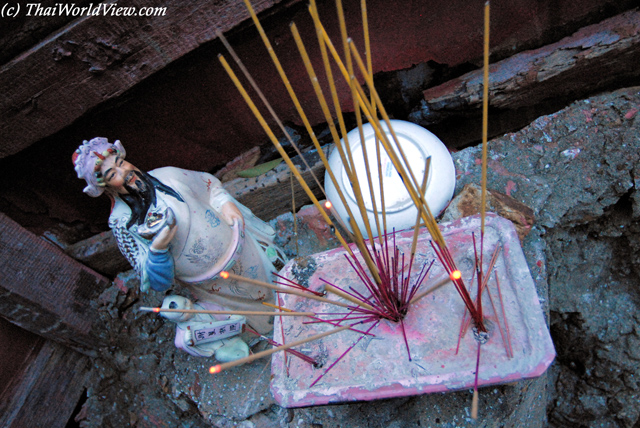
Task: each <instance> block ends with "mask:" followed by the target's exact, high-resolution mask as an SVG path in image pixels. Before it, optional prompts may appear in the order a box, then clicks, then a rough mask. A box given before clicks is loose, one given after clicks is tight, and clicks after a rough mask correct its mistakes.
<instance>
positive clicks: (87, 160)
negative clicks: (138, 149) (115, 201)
mask: <svg viewBox="0 0 640 428" xmlns="http://www.w3.org/2000/svg"><path fill="white" fill-rule="evenodd" d="M115 154H117V155H118V156H120V157H121V158H122V159H124V157H125V156H126V154H127V153H126V151H125V150H124V147H122V143H120V140H116V142H115V143H113V144H111V143H110V142H109V140H107V139H106V138H102V137H96V138H94V139H92V140H89V141H87V140H85V141H83V142H82V145H81V146H80V147H78V149H77V150H76V151H75V153H74V154H73V156H72V157H71V160H72V161H73V166H74V167H75V170H76V172H77V173H78V178H84V179H85V180H86V182H87V187H85V188H84V193H86V194H87V195H89V196H92V197H94V198H96V197H98V196H100V195H102V192H104V187H105V182H104V177H103V176H102V173H101V172H100V165H102V162H103V161H104V160H105V159H106V158H107V157H109V156H111V155H115Z"/></svg>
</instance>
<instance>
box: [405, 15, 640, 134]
mask: <svg viewBox="0 0 640 428" xmlns="http://www.w3.org/2000/svg"><path fill="white" fill-rule="evenodd" d="M639 61H640V11H637V10H635V11H629V12H626V13H623V14H620V15H617V16H615V17H613V18H610V19H607V20H604V21H602V22H600V23H598V24H594V25H590V26H587V27H584V28H582V29H580V30H579V31H578V32H576V33H575V34H573V35H572V36H569V37H566V38H564V39H562V40H560V41H559V42H557V43H553V44H551V45H547V46H544V47H542V48H540V49H536V50H532V51H526V52H521V53H519V54H516V55H514V56H512V57H510V58H507V59H505V60H503V61H499V62H497V63H495V64H492V65H491V66H490V73H491V74H490V78H489V79H490V81H489V100H490V105H491V108H497V109H502V110H516V109H519V108H527V107H530V106H532V105H535V104H539V103H542V102H547V101H549V100H554V99H563V97H567V98H568V97H570V98H571V99H575V98H580V97H583V96H588V95H589V94H590V93H591V94H592V93H594V92H597V91H601V90H605V89H607V88H609V87H610V86H611V85H620V84H625V85H628V84H629V83H630V79H634V80H636V81H637V80H638V79H640V68H638V66H637V65H638V63H639ZM587 91H589V92H587ZM481 94H482V70H476V71H473V72H470V73H467V74H465V75H463V76H461V77H459V78H457V79H454V80H451V81H449V82H447V83H444V84H442V85H440V86H436V87H433V88H429V89H427V90H426V91H424V100H425V104H424V105H423V107H422V109H421V113H420V114H419V115H417V116H414V119H417V121H418V122H420V123H421V124H423V125H425V126H428V125H430V124H432V123H437V122H440V121H442V120H445V119H447V118H449V117H453V116H456V115H460V114H461V112H463V111H464V112H465V114H469V111H470V110H472V109H474V108H475V109H478V110H479V109H480V106H481V105H482V97H481Z"/></svg>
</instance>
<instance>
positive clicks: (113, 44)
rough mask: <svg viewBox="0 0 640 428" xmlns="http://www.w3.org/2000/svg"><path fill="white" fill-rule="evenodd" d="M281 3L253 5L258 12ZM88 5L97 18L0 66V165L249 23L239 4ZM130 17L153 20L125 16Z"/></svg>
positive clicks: (155, 0) (135, 0)
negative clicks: (218, 34) (133, 13)
mask: <svg viewBox="0 0 640 428" xmlns="http://www.w3.org/2000/svg"><path fill="white" fill-rule="evenodd" d="M278 2H279V0H254V1H253V2H252V3H253V5H254V8H255V9H256V11H258V12H260V11H262V10H265V9H267V8H269V7H271V6H273V5H274V4H276V3H278ZM56 4H60V5H63V3H60V2H58V3H56ZM34 5H35V4H34ZM46 5H48V4H45V5H43V6H46ZM69 5H72V4H71V3H69ZM92 5H93V7H94V8H96V7H101V8H102V9H101V11H100V13H98V14H97V15H90V16H86V13H83V14H82V16H79V17H78V18H77V19H75V20H74V21H72V22H70V23H68V24H67V25H66V26H65V27H63V28H60V29H58V30H57V31H55V32H53V33H52V34H50V35H49V36H48V37H47V38H45V39H44V40H42V41H41V42H40V43H38V44H36V45H35V46H33V47H32V48H31V49H29V50H28V51H25V52H23V53H22V54H20V55H18V56H17V57H15V58H14V59H13V60H11V61H9V62H8V63H6V64H4V65H3V66H2V67H0V88H2V92H3V93H2V96H1V97H0V158H2V157H6V156H9V155H11V154H14V153H17V152H18V151H20V150H22V149H24V148H26V147H28V146H29V145H31V144H32V143H34V142H36V141H38V140H40V139H42V138H44V137H47V136H49V135H51V134H53V133H55V132H57V131H59V130H61V129H62V128H64V127H65V126H67V125H69V124H71V123H72V122H73V121H74V120H76V119H77V118H79V117H80V116H82V115H83V114H84V113H86V112H87V111H89V110H90V109H92V108H94V107H95V106H97V105H98V104H100V103H102V102H104V101H106V100H109V99H112V98H114V97H117V96H118V95H121V94H122V93H124V92H125V91H126V90H128V89H129V88H131V87H132V86H134V85H135V84H137V83H139V82H141V81H142V80H144V79H145V78H147V77H148V76H150V75H151V74H153V73H155V72H156V71H158V70H160V69H162V68H163V67H165V66H166V65H167V64H169V63H170V62H172V61H175V60H176V59H178V58H180V57H182V56H183V55H185V54H187V53H188V52H190V51H192V50H193V49H195V48H196V47H198V46H200V45H202V44H203V43H205V42H208V41H211V40H213V39H214V38H215V31H216V29H220V30H222V31H223V32H224V31H228V30H229V29H231V28H233V27H236V26H237V25H238V24H239V23H241V22H243V21H244V20H246V19H248V17H249V15H248V13H247V12H246V10H245V6H244V3H243V2H242V0H223V1H217V2H211V1H207V0H197V1H190V2H184V1H182V0H162V1H160V0H151V1H149V0H131V1H129V2H127V4H126V6H125V5H122V4H119V3H116V2H104V3H100V2H96V3H92ZM21 6H22V9H23V10H22V11H21V13H22V14H26V13H28V12H29V11H28V10H27V7H26V5H25V4H22V5H21ZM54 7H55V5H54ZM110 7H111V9H110ZM34 8H35V6H32V10H31V13H32V14H33V13H35V9H34ZM92 10H93V9H92ZM134 10H135V11H136V13H138V12H139V13H142V12H143V11H144V12H149V13H157V14H158V15H157V16H124V15H127V14H129V13H130V12H131V11H134ZM116 13H121V15H120V16H116V15H115V14H116ZM54 14H55V15H59V14H60V12H58V11H56V12H54ZM122 14H124V15H122Z"/></svg>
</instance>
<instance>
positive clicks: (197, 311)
mask: <svg viewBox="0 0 640 428" xmlns="http://www.w3.org/2000/svg"><path fill="white" fill-rule="evenodd" d="M138 309H139V310H141V311H144V312H182V313H185V314H209V315H265V316H270V317H271V316H274V315H286V316H305V317H313V316H317V315H318V314H316V313H315V312H286V313H280V312H266V311H210V310H206V309H165V308H150V307H147V306H141V307H140V308H138Z"/></svg>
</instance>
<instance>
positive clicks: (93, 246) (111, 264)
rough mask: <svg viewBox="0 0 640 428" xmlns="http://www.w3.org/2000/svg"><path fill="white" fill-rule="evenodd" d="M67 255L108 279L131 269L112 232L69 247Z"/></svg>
mask: <svg viewBox="0 0 640 428" xmlns="http://www.w3.org/2000/svg"><path fill="white" fill-rule="evenodd" d="M65 253H67V254H68V255H69V256H70V257H73V258H74V259H76V260H78V261H79V262H81V263H82V264H84V265H86V266H88V267H90V268H91V269H93V270H95V271H96V272H99V273H101V274H103V275H107V276H108V277H115V276H116V275H117V274H118V273H120V272H124V271H126V270H129V269H131V265H130V264H129V262H128V261H127V259H126V258H125V257H124V256H123V255H122V253H121V252H120V250H119V249H118V242H117V241H116V238H115V236H113V233H112V232H111V231H110V230H108V231H106V232H102V233H99V234H98V235H94V236H92V237H90V238H87V239H85V240H82V241H80V242H77V243H75V244H73V245H71V246H69V247H68V248H66V249H65Z"/></svg>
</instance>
